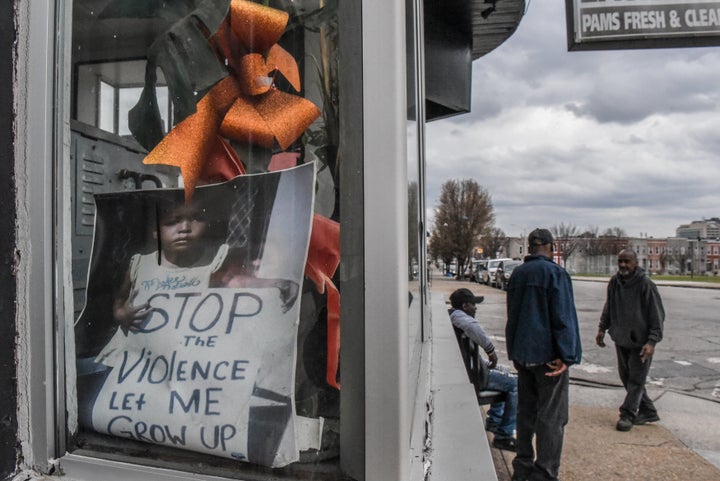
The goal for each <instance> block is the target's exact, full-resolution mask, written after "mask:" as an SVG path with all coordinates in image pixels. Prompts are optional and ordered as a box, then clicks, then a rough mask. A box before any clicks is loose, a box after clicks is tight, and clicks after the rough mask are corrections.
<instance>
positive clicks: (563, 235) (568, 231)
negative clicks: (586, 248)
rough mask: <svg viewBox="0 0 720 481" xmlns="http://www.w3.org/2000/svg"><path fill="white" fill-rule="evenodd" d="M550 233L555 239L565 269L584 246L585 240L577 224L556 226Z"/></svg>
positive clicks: (562, 223)
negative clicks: (577, 251) (571, 257)
mask: <svg viewBox="0 0 720 481" xmlns="http://www.w3.org/2000/svg"><path fill="white" fill-rule="evenodd" d="M550 231H551V232H552V235H553V237H554V238H555V247H556V249H557V251H558V253H559V254H560V258H561V259H562V261H563V267H565V264H567V260H568V259H569V258H570V256H571V255H573V253H574V252H575V251H576V250H577V249H578V248H579V247H580V246H581V245H582V243H583V239H582V238H581V237H580V231H579V230H578V228H577V226H576V225H575V224H565V223H564V222H561V223H560V224H555V225H554V226H553V227H552V228H551V229H550Z"/></svg>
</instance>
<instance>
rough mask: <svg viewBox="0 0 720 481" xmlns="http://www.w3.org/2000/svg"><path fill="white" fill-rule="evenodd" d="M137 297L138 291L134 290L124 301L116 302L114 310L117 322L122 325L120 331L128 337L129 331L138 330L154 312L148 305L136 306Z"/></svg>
mask: <svg viewBox="0 0 720 481" xmlns="http://www.w3.org/2000/svg"><path fill="white" fill-rule="evenodd" d="M137 295H138V291H137V290H134V291H133V292H132V293H131V294H130V296H128V298H127V299H125V300H124V301H123V300H121V299H119V300H117V301H115V307H114V309H113V313H114V315H115V322H117V323H118V324H119V325H120V329H122V331H123V333H124V334H125V335H126V336H127V333H128V331H136V330H138V329H139V328H140V326H141V324H142V323H143V321H145V319H147V317H148V316H149V315H150V313H151V312H152V310H153V309H152V307H150V304H148V303H145V304H142V305H140V306H135V305H134V302H135V298H136V297H137Z"/></svg>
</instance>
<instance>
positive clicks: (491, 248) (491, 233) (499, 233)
mask: <svg viewBox="0 0 720 481" xmlns="http://www.w3.org/2000/svg"><path fill="white" fill-rule="evenodd" d="M506 240H507V237H506V236H505V232H503V230H502V229H500V228H499V227H492V226H488V227H486V228H485V230H484V231H483V233H482V237H481V238H480V246H481V247H482V249H483V254H484V255H485V257H491V258H492V257H495V256H496V255H497V254H498V253H499V252H500V251H502V250H503V249H504V248H505V241H506Z"/></svg>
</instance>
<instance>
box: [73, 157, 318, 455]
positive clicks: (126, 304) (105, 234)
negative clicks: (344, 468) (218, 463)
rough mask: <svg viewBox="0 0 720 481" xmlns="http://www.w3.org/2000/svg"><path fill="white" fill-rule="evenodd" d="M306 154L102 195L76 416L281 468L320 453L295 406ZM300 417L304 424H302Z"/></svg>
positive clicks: (313, 422) (308, 198)
mask: <svg viewBox="0 0 720 481" xmlns="http://www.w3.org/2000/svg"><path fill="white" fill-rule="evenodd" d="M314 184H315V171H314V166H313V165H312V164H306V165H302V166H299V167H295V168H292V169H287V170H283V171H280V172H273V173H268V174H257V175H245V176H239V177H236V178H235V179H232V180H230V181H228V182H224V183H221V184H214V185H208V186H201V187H198V188H197V189H196V190H195V192H194V194H193V198H192V200H191V201H186V199H185V196H184V190H183V189H153V190H145V191H133V192H118V193H111V194H101V195H97V196H96V197H95V200H96V206H97V218H96V228H95V238H94V244H93V253H92V260H91V266H90V273H89V276H88V284H87V285H88V287H87V301H86V305H85V309H84V310H83V312H82V314H81V315H80V317H79V319H78V320H77V322H76V324H75V340H76V355H77V363H76V365H77V370H78V376H77V405H78V425H79V426H80V427H81V428H82V429H88V430H93V431H97V432H100V433H104V434H108V435H111V436H115V437H119V438H127V439H132V440H135V441H141V442H147V443H153V444H158V445H164V446H171V447H175V448H178V449H185V450H191V451H196V452H200V453H207V454H210V455H214V456H222V457H226V458H232V459H236V460H239V461H246V462H250V463H254V464H259V465H264V466H270V467H281V466H285V465H287V464H289V463H292V462H294V461H297V460H298V459H299V457H300V451H302V450H304V449H311V448H312V449H317V448H319V444H320V435H319V434H317V433H319V432H320V431H321V429H319V427H321V426H322V420H321V419H319V418H313V419H299V418H298V417H297V415H296V413H295V369H296V356H297V343H298V323H299V319H300V299H299V294H300V288H301V286H302V282H303V272H304V267H305V262H306V259H307V250H308V244H309V239H310V227H311V222H312V215H313V212H312V208H313V200H314ZM303 426H308V427H303Z"/></svg>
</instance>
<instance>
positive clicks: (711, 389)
mask: <svg viewBox="0 0 720 481" xmlns="http://www.w3.org/2000/svg"><path fill="white" fill-rule="evenodd" d="M434 282H436V285H437V282H441V283H446V282H447V283H448V284H449V286H448V287H454V288H456V287H461V286H460V283H458V282H457V281H453V280H445V279H441V280H436V281H434ZM461 284H463V286H465V285H468V286H469V287H470V288H471V289H472V290H473V291H474V292H475V293H476V294H478V295H483V296H485V301H484V302H483V303H482V304H481V305H479V306H478V309H477V314H476V317H477V319H478V320H480V322H481V323H482V324H483V326H484V327H485V328H486V330H487V331H488V333H489V334H490V335H491V336H493V337H494V339H495V344H496V348H498V349H499V351H500V353H499V357H500V362H501V363H508V361H507V353H506V352H505V338H504V329H505V293H504V292H503V291H500V290H498V289H494V288H491V287H487V286H484V285H481V284H475V283H472V284H469V283H464V282H463V283H461ZM606 286H607V282H606V281H603V282H595V281H591V280H579V279H574V280H573V289H574V291H575V305H576V309H577V312H578V318H579V321H580V332H581V338H582V343H583V362H582V364H580V365H578V366H574V367H573V369H572V371H571V376H572V377H573V378H574V379H575V380H576V381H579V382H583V381H585V382H588V383H598V384H608V385H613V386H620V382H619V379H618V376H617V371H616V362H615V349H614V347H613V344H612V341H610V339H609V336H606V343H607V347H605V348H600V347H598V346H597V345H596V344H595V334H596V333H597V324H598V320H599V318H600V312H601V311H602V308H603V304H604V302H605V288H606ZM659 291H660V295H661V297H662V299H663V304H664V307H665V312H666V321H665V334H664V339H663V341H662V342H661V343H659V344H658V345H657V347H656V350H655V356H654V359H653V364H652V367H651V369H650V378H651V379H650V383H651V384H653V385H654V386H655V387H658V388H660V389H663V390H669V391H674V392H679V393H684V394H690V395H693V396H698V397H700V398H704V399H711V400H714V401H718V402H720V289H701V288H690V287H672V286H662V285H661V286H659ZM508 364H509V363H508Z"/></svg>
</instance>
